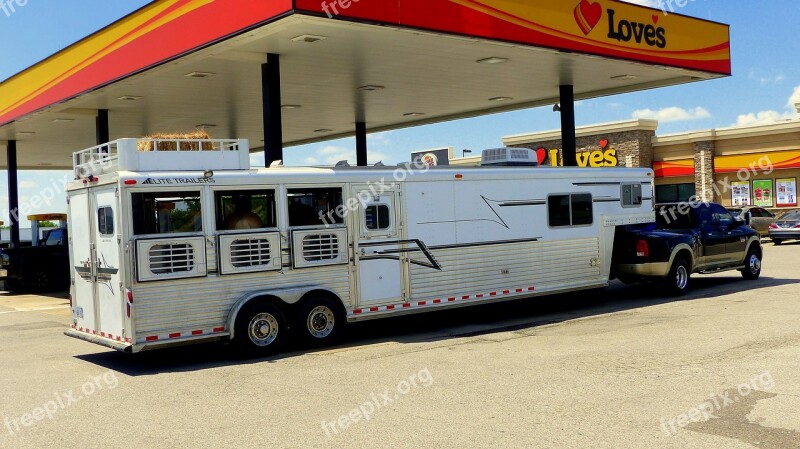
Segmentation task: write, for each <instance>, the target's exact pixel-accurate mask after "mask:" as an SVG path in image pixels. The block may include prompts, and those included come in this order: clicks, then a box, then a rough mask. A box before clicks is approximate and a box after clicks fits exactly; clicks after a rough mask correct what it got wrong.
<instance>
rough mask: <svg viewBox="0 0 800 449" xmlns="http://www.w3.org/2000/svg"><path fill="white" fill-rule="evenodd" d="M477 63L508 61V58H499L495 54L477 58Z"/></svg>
mask: <svg viewBox="0 0 800 449" xmlns="http://www.w3.org/2000/svg"><path fill="white" fill-rule="evenodd" d="M475 62H477V63H478V64H502V63H504V62H508V58H499V57H497V56H492V57H489V58H483V59H478V60H477V61H475Z"/></svg>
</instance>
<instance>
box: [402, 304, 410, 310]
mask: <svg viewBox="0 0 800 449" xmlns="http://www.w3.org/2000/svg"><path fill="white" fill-rule="evenodd" d="M409 307H411V304H409V303H405V304H403V308H404V309H407V308H409Z"/></svg>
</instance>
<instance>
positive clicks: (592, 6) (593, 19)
mask: <svg viewBox="0 0 800 449" xmlns="http://www.w3.org/2000/svg"><path fill="white" fill-rule="evenodd" d="M602 17H603V7H602V6H600V3H590V2H589V0H581V2H580V4H578V6H576V7H575V21H576V22H578V27H580V29H581V31H583V34H586V35H588V34H589V33H591V32H592V30H593V29H594V27H595V26H597V24H598V23H599V22H600V19H601V18H602Z"/></svg>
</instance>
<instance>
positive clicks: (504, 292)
mask: <svg viewBox="0 0 800 449" xmlns="http://www.w3.org/2000/svg"><path fill="white" fill-rule="evenodd" d="M526 290H527V291H529V292H532V291H535V290H536V288H535V287H527V289H525V288H517V289H514V290H513V291H512V290H502V291H493V292H489V293H477V294H475V295H472V296H470V295H464V296H460V297H459V296H452V297H449V298H446V299H444V298H437V299H432V300H428V301H418V302H417V303H416V304H414V303H408V302H406V303H403V304H391V305H387V306H378V307H370V308H368V309H353V314H354V315H361V314H363V313H370V312H381V311H383V312H387V311H390V310H396V309H398V308H403V309H408V308H411V307H414V306H428V305H434V304H442V303H447V302H455V301H457V300H458V298H461V300H462V301H466V300H469V299H484V298H487V297H497V296H500V295H510V294H512V293H524V292H525V291H526ZM220 331H222V330H220ZM214 332H217V329H215V330H214Z"/></svg>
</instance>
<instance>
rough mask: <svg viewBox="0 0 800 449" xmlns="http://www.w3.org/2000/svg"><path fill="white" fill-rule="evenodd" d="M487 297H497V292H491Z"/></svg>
mask: <svg viewBox="0 0 800 449" xmlns="http://www.w3.org/2000/svg"><path fill="white" fill-rule="evenodd" d="M489 296H497V292H491V293H489Z"/></svg>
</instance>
